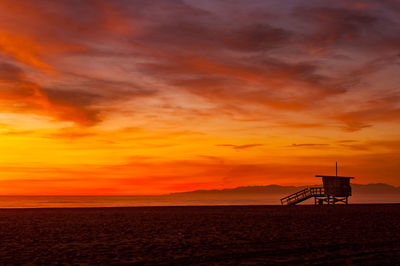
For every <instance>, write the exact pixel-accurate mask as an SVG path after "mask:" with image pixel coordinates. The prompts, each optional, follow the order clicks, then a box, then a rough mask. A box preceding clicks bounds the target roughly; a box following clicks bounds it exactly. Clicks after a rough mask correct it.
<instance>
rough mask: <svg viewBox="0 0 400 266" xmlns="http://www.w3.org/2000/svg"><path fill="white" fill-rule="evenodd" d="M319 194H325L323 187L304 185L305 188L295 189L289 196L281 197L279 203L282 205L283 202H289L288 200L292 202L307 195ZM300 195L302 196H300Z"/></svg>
mask: <svg viewBox="0 0 400 266" xmlns="http://www.w3.org/2000/svg"><path fill="white" fill-rule="evenodd" d="M320 195H325V189H324V187H319V186H318V187H317V186H315V187H306V188H305V189H302V190H300V191H297V192H295V193H293V194H291V195H289V196H286V197H284V198H281V204H282V205H283V204H284V203H286V204H289V203H290V202H294V201H296V200H299V199H302V198H306V197H309V196H320ZM300 196H302V197H301V198H300Z"/></svg>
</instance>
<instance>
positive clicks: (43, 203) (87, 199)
mask: <svg viewBox="0 0 400 266" xmlns="http://www.w3.org/2000/svg"><path fill="white" fill-rule="evenodd" d="M258 204H273V205H274V204H279V201H278V200H277V199H276V198H272V199H271V200H266V199H263V200H251V199H237V200H235V199H233V200H232V199H215V198H214V199H207V198H202V199H193V198H192V199H190V198H182V197H169V196H0V208H73V207H82V208H84V207H138V206H185V205H195V206H196V205H258Z"/></svg>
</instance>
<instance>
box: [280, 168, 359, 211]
mask: <svg viewBox="0 0 400 266" xmlns="http://www.w3.org/2000/svg"><path fill="white" fill-rule="evenodd" d="M316 177H321V178H322V184H323V185H322V186H318V187H307V188H306V189H303V190H301V191H299V192H296V193H294V194H292V195H289V196H287V197H284V198H282V199H281V204H282V205H296V204H298V203H300V202H302V201H305V200H307V199H309V198H312V197H314V202H315V204H319V205H323V204H324V202H325V203H327V204H336V203H344V204H348V202H349V201H348V199H349V197H350V196H351V186H350V179H354V177H348V176H338V175H337V162H336V176H329V175H317V176H316Z"/></svg>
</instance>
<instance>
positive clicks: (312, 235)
mask: <svg viewBox="0 0 400 266" xmlns="http://www.w3.org/2000/svg"><path fill="white" fill-rule="evenodd" d="M0 241H1V242H0V264H5V263H14V264H21V263H37V264H44V263H45V264H49V263H50V264H55V263H74V264H107V265H110V264H132V263H136V264H180V265H183V264H204V265H206V264H253V265H257V264H266V263H269V264H274V263H282V264H298V263H326V262H329V263H333V264H336V263H355V264H358V263H359V264H365V263H372V264H381V263H390V264H393V263H397V264H398V263H400V205H348V206H344V205H342V206H290V207H287V206H285V207H282V206H232V207H221V206H220V207H138V208H85V209H79V208H75V209H2V210H0Z"/></svg>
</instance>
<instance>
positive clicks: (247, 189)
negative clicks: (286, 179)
mask: <svg viewBox="0 0 400 266" xmlns="http://www.w3.org/2000/svg"><path fill="white" fill-rule="evenodd" d="M311 186H316V185H310V187H311ZM306 187H308V186H280V185H267V186H243V187H237V188H227V189H213V190H195V191H188V192H177V193H171V194H168V195H170V196H184V195H187V196H189V195H192V196H195V195H213V196H217V195H221V196H223V195H226V196H228V195H230V196H233V195H251V194H254V195H257V194H270V195H278V194H290V193H294V192H297V191H299V190H302V189H304V188H306ZM351 187H352V190H353V195H354V194H368V195H370V194H395V195H397V194H399V195H400V187H395V186H392V185H388V184H385V183H375V184H365V185H364V184H351Z"/></svg>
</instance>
